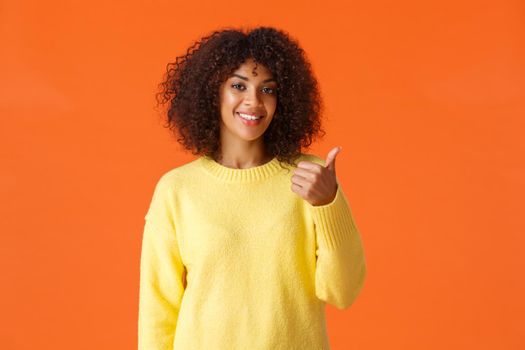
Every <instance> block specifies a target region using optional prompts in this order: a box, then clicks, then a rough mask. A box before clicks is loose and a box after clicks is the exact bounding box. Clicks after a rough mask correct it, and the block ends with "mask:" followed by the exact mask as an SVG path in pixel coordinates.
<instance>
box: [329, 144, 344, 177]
mask: <svg viewBox="0 0 525 350" xmlns="http://www.w3.org/2000/svg"><path fill="white" fill-rule="evenodd" d="M342 149H343V147H340V146H339V147H334V148H332V149H331V150H330V152H328V155H327V156H326V161H325V167H326V168H328V169H330V170H331V171H334V172H335V157H336V156H337V154H338V153H339V152H341V150H342Z"/></svg>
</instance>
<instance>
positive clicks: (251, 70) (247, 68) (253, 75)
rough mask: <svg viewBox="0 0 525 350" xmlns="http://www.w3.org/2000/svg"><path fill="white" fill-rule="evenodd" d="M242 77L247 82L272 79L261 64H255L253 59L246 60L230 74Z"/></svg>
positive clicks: (268, 71)
mask: <svg viewBox="0 0 525 350" xmlns="http://www.w3.org/2000/svg"><path fill="white" fill-rule="evenodd" d="M234 74H238V75H242V76H243V77H246V78H248V79H249V80H261V79H268V78H273V75H272V72H270V70H269V69H268V68H266V66H264V65H262V64H261V63H258V62H257V63H256V62H255V61H254V60H253V59H247V60H246V61H245V62H244V63H242V64H241V65H240V66H239V67H238V68H237V69H236V70H235V71H234V72H233V74H232V76H233V75H234Z"/></svg>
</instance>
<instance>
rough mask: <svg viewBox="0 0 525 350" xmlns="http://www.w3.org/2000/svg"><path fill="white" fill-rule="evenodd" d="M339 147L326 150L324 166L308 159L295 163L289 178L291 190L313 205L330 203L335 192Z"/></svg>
mask: <svg viewBox="0 0 525 350" xmlns="http://www.w3.org/2000/svg"><path fill="white" fill-rule="evenodd" d="M341 149H342V148H341V147H334V148H332V149H331V150H330V152H328V155H327V156H326V161H325V166H322V165H320V164H317V163H313V162H308V161H301V162H299V163H297V168H295V169H294V175H293V176H292V178H291V180H292V187H291V189H292V191H293V192H295V193H297V194H298V195H299V196H301V197H302V198H303V199H305V200H306V201H308V203H310V204H311V205H313V206H319V205H326V204H329V203H331V202H332V201H333V200H334V199H335V195H336V193H337V181H336V175H335V157H336V156H337V154H338V153H339V152H340V151H341Z"/></svg>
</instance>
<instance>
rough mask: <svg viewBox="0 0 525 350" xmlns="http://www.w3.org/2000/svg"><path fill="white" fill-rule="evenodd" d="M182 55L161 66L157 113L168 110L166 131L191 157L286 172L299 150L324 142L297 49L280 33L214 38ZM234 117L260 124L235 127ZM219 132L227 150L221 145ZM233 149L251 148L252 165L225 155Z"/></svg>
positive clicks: (311, 80) (312, 88)
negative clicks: (273, 164)
mask: <svg viewBox="0 0 525 350" xmlns="http://www.w3.org/2000/svg"><path fill="white" fill-rule="evenodd" d="M187 52H188V54H186V55H184V56H180V57H177V59H176V60H175V62H173V63H168V65H167V69H166V75H165V77H164V80H163V82H162V83H161V84H160V86H159V87H160V88H161V91H160V92H159V93H158V94H157V102H158V104H157V106H164V105H167V106H168V110H167V113H166V114H165V115H166V116H167V120H166V124H165V126H166V127H168V128H169V129H170V130H171V131H172V132H173V134H174V136H175V138H176V139H177V141H178V142H180V143H181V144H182V145H183V146H184V148H186V149H187V150H190V151H192V153H193V154H198V155H207V156H210V157H211V158H213V159H214V160H215V161H218V162H221V164H223V163H224V164H231V165H234V164H236V166H238V167H241V166H243V165H242V164H241V163H245V164H244V166H250V165H254V164H260V163H261V162H263V161H264V160H265V159H269V158H274V157H276V158H277V159H278V160H279V161H281V162H286V163H288V164H290V165H292V164H295V161H296V160H297V158H298V157H299V156H300V154H301V150H302V148H306V147H308V146H310V145H311V144H312V142H313V141H314V140H315V139H316V138H317V137H319V138H322V137H323V136H324V134H325V131H324V130H323V129H322V128H321V120H320V116H321V112H322V109H323V105H322V100H321V96H320V93H319V89H318V83H317V80H316V78H315V76H314V74H313V73H312V71H311V69H310V63H309V62H308V60H307V58H306V57H305V55H304V51H303V50H302V48H301V47H300V46H299V44H298V43H297V41H296V40H294V39H292V38H291V37H290V36H289V35H288V34H287V33H285V32H284V31H282V30H278V29H275V28H271V27H259V28H255V29H253V30H251V31H249V32H248V33H244V32H243V31H240V30H235V29H225V30H222V31H214V32H213V33H212V34H211V35H209V36H206V37H203V38H202V39H201V40H200V41H197V42H195V43H194V45H192V46H191V47H190V48H189V49H188V50H187ZM236 112H245V113H246V114H254V113H255V114H258V116H263V117H264V118H263V119H262V120H261V121H259V122H249V121H246V123H242V122H243V121H244V119H241V117H240V115H238V114H236ZM234 117H238V118H237V119H235V118H234ZM235 122H237V123H235ZM243 126H249V127H251V128H241V127H243ZM221 130H222V131H226V132H227V135H224V136H225V137H226V138H227V140H232V143H228V144H222V137H223V136H221V135H222V131H221ZM230 136H233V138H232V137H230ZM234 138H237V141H235V140H234ZM243 139H244V140H245V142H243V141H242V140H243ZM239 142H241V143H239ZM241 144H242V146H240V145H241ZM238 146H239V147H242V148H245V147H248V148H250V149H251V150H252V151H253V152H255V153H254V158H255V159H244V160H241V159H239V157H241V156H240V155H239V154H231V153H230V151H231V148H230V147H233V148H237V147H238ZM223 147H228V148H229V149H228V150H224V149H223Z"/></svg>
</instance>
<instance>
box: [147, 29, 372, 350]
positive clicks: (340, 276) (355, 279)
mask: <svg viewBox="0 0 525 350" xmlns="http://www.w3.org/2000/svg"><path fill="white" fill-rule="evenodd" d="M199 44H200V46H199V47H198V48H197V49H194V50H191V49H190V50H188V52H189V53H188V54H187V55H186V56H183V57H182V58H180V57H179V58H177V60H176V62H175V64H171V65H170V64H169V65H168V72H167V75H166V79H165V81H164V82H163V83H162V84H161V86H162V88H163V90H162V92H161V93H159V95H158V97H160V98H161V99H160V101H159V103H161V104H162V103H169V109H168V111H167V117H168V126H169V127H170V128H171V130H173V131H175V132H176V133H177V134H178V135H179V136H180V138H178V141H179V142H181V143H182V144H183V145H184V146H185V147H186V148H187V149H189V150H192V151H193V152H194V154H198V155H199V157H198V158H197V159H195V160H193V161H191V162H189V163H187V164H184V165H182V166H179V167H177V168H174V169H171V170H169V171H168V172H166V173H165V174H163V175H162V176H161V177H160V179H159V180H158V182H157V185H156V187H155V190H154V193H153V197H152V199H151V203H150V206H149V209H148V211H147V213H146V215H145V221H146V222H145V226H144V234H143V241H142V255H141V262H140V298H139V319H138V326H139V332H138V341H139V349H148V350H150V349H156V350H159V349H194V350H199V349H228V350H237V349H261V350H263V349H315V350H328V349H330V345H329V342H328V335H327V330H326V320H325V315H324V306H325V304H326V303H330V304H332V305H334V306H336V307H337V308H339V309H344V308H347V307H349V306H350V305H351V304H352V303H353V302H354V300H355V299H356V297H357V295H358V294H359V292H360V290H361V288H362V286H363V282H364V278H365V275H366V267H365V258H364V253H363V249H362V244H361V239H360V234H359V230H358V229H357V226H356V225H355V223H354V220H353V216H352V213H351V211H350V207H349V205H348V202H347V199H346V196H345V195H344V193H343V190H342V187H341V185H340V184H339V183H338V182H337V179H336V176H335V157H336V154H337V152H339V151H340V149H339V148H338V149H337V150H336V149H334V150H333V151H331V152H330V153H329V155H328V157H327V159H326V162H325V161H324V160H323V159H321V158H319V157H317V156H315V155H310V154H305V153H302V152H301V150H302V147H304V146H308V145H309V144H310V143H311V140H312V138H313V137H314V136H316V135H318V134H319V133H324V132H322V131H321V128H320V114H319V113H320V106H321V102H320V98H319V92H318V90H317V83H316V80H315V78H314V76H313V74H312V73H311V72H310V69H309V67H310V66H309V64H308V62H307V60H306V59H305V57H304V56H303V51H302V50H301V48H300V47H299V46H298V44H297V43H296V42H295V41H293V40H292V39H290V38H289V36H288V35H287V34H285V33H284V32H282V31H279V30H277V29H274V28H268V27H260V28H256V29H253V30H252V31H249V32H248V33H244V32H242V31H237V30H225V31H221V32H214V33H213V34H212V35H211V36H208V37H205V38H204V39H203V40H202V41H201V42H200V43H199ZM297 161H298V162H297ZM296 162H297V164H296Z"/></svg>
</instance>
